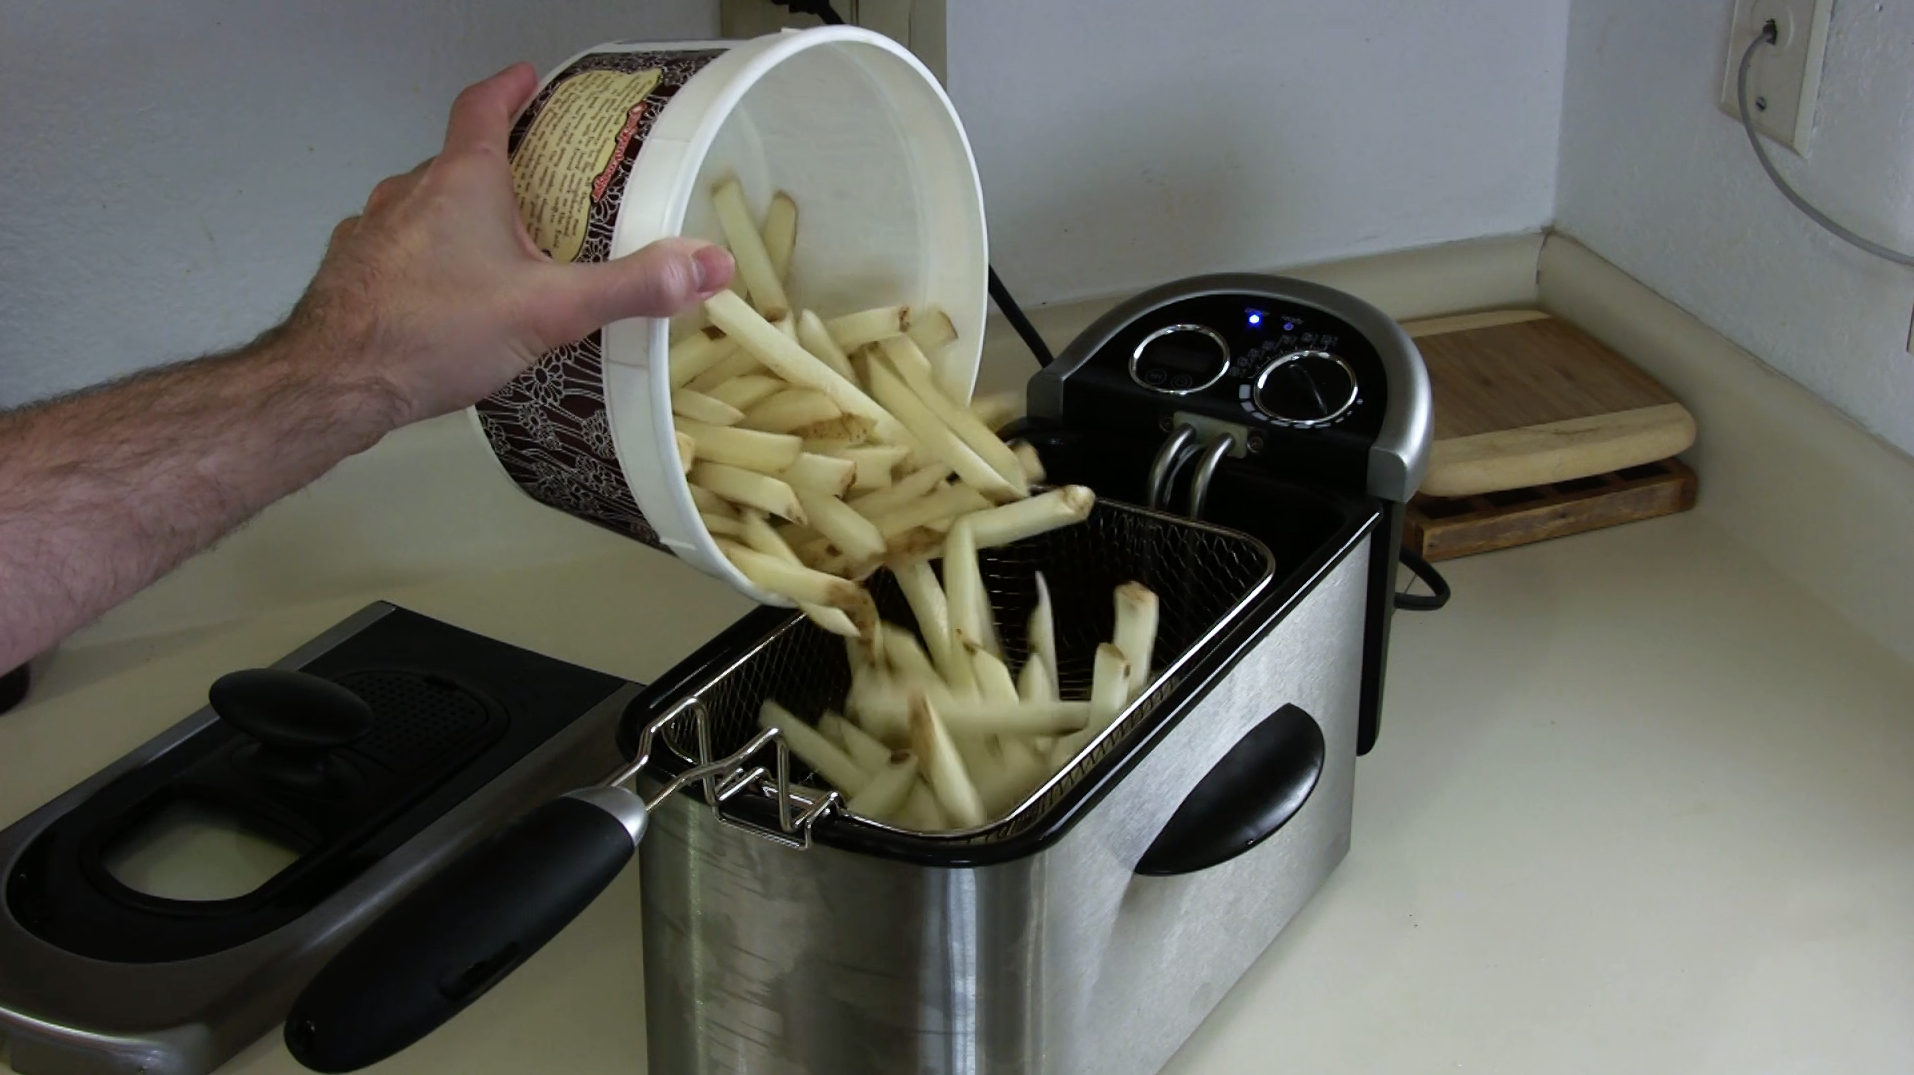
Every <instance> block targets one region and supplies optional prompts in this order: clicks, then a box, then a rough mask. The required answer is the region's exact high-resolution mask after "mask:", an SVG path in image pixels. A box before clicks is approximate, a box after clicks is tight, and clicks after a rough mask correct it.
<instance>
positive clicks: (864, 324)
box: [713, 306, 911, 352]
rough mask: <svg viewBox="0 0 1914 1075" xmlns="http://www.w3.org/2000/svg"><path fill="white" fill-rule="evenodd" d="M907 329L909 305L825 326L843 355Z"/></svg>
mask: <svg viewBox="0 0 1914 1075" xmlns="http://www.w3.org/2000/svg"><path fill="white" fill-rule="evenodd" d="M713 320H716V318H713ZM910 327H911V317H910V307H908V306H879V307H877V308H876V309H872V310H859V311H858V312H857V313H854V314H845V315H844V316H843V317H834V318H832V319H831V320H829V321H826V322H825V323H824V329H825V331H827V332H829V333H830V334H831V339H833V340H836V341H837V345H838V346H839V347H841V348H843V349H844V350H845V351H846V352H849V351H855V350H857V349H858V348H860V347H862V346H864V345H865V344H867V343H876V342H878V341H879V340H888V339H891V338H892V337H895V336H902V335H903V334H904V333H906V332H909V331H910Z"/></svg>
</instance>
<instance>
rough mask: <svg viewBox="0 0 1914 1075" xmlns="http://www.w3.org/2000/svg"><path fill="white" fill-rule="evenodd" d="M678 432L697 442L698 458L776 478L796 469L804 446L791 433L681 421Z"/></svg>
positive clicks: (687, 420)
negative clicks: (764, 431)
mask: <svg viewBox="0 0 1914 1075" xmlns="http://www.w3.org/2000/svg"><path fill="white" fill-rule="evenodd" d="M678 429H679V430H680V431H681V432H683V433H684V434H686V435H687V436H689V437H690V438H691V439H692V440H694V441H697V442H698V458H699V459H701V460H704V461H706V462H711V463H729V464H730V465H732V466H734V467H744V468H745V469H747V470H755V471H758V472H760V473H764V474H776V473H778V472H779V471H781V470H786V469H789V468H790V467H792V466H794V465H796V463H797V461H798V456H799V455H801V454H803V450H804V442H803V441H801V440H799V439H798V438H796V437H793V436H791V435H790V434H788V433H762V432H759V431H758V430H755V429H739V428H737V427H736V426H712V425H706V424H704V423H703V422H693V421H690V420H689V419H680V420H679V421H678Z"/></svg>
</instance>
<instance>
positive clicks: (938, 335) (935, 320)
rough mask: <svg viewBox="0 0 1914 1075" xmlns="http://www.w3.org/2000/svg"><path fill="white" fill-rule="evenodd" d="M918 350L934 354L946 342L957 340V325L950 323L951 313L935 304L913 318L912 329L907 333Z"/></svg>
mask: <svg viewBox="0 0 1914 1075" xmlns="http://www.w3.org/2000/svg"><path fill="white" fill-rule="evenodd" d="M905 335H907V336H909V337H910V342H912V343H914V344H916V345H917V348H918V350H920V351H922V352H924V353H925V354H927V355H934V354H936V353H937V352H938V351H940V350H942V349H943V347H944V345H945V344H949V343H955V342H956V340H957V326H955V325H953V324H951V323H950V315H949V314H947V313H945V312H944V311H943V310H942V309H941V308H939V307H936V306H933V307H931V308H930V309H928V310H925V311H924V312H923V313H921V314H919V315H918V316H917V317H914V318H912V319H911V326H910V330H909V331H908V332H907V333H905Z"/></svg>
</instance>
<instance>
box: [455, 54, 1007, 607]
mask: <svg viewBox="0 0 1914 1075" xmlns="http://www.w3.org/2000/svg"><path fill="white" fill-rule="evenodd" d="M511 152H512V159H513V166H514V175H515V177H516V180H517V184H518V188H519V196H520V205H521V209H523V210H524V212H525V217H526V222H527V226H528V228H530V230H531V231H532V235H533V238H534V240H535V241H537V242H539V243H540V244H541V247H542V248H544V249H546V250H548V251H549V252H550V253H551V254H552V256H553V257H556V258H560V259H561V260H575V261H604V260H607V259H608V258H615V257H621V256H623V255H625V254H629V253H631V252H632V251H635V250H638V249H639V248H641V247H643V246H645V245H646V244H648V243H651V242H652V241H654V240H656V239H660V238H664V237H666V236H674V235H689V236H695V237H698V238H703V239H710V240H713V241H718V240H721V239H722V234H721V231H720V229H719V227H718V223H717V219H716V215H715V214H714V212H713V211H712V209H711V205H710V191H711V188H712V187H713V185H714V184H716V183H717V182H719V181H721V180H722V179H724V178H725V177H726V176H729V175H736V176H737V177H738V179H739V181H740V182H741V183H742V184H743V187H744V192H745V197H746V200H747V201H748V202H749V203H750V204H751V207H752V209H753V211H754V212H755V213H759V214H761V213H762V212H763V210H764V207H765V205H766V204H767V203H768V202H769V200H770V198H771V195H772V193H773V192H774V191H778V190H783V191H785V192H787V193H789V194H790V195H791V196H792V198H793V199H794V200H795V201H796V202H797V204H798V211H799V217H798V240H797V248H796V251H795V252H794V254H793V255H792V260H791V268H790V283H789V285H788V286H789V290H790V292H791V300H792V303H793V305H794V306H795V307H798V308H803V309H811V310H815V311H816V312H817V313H818V314H819V315H820V316H822V317H825V318H827V319H828V318H830V317H834V316H838V315H840V314H846V313H851V312H854V311H856V310H859V309H864V308H868V307H872V306H879V305H886V304H890V303H909V304H912V305H918V306H924V305H935V306H939V307H942V308H943V310H944V311H945V312H946V313H948V314H949V315H950V319H951V322H952V324H953V325H954V326H955V327H956V329H957V333H958V340H957V342H956V343H954V344H951V345H950V346H949V347H948V348H946V349H945V350H944V351H943V352H942V353H941V354H939V355H937V356H935V357H936V359H937V361H938V362H939V364H940V366H939V370H938V377H939V380H940V381H941V382H942V383H943V384H944V386H945V387H946V388H947V389H948V390H949V391H951V392H952V393H953V394H954V395H955V396H957V397H958V398H959V399H965V400H967V399H969V398H970V394H971V390H972V388H973V387H974V384H975V381H976V375H977V362H978V357H979V355H980V353H981V349H982V343H983V327H984V316H985V312H986V311H985V303H986V301H987V298H986V291H987V279H988V274H989V270H988V267H987V266H988V256H987V252H986V238H985V231H984V211H983V194H982V190H981V188H980V186H979V184H978V180H977V168H976V163H975V161H974V160H973V159H972V157H971V152H970V144H969V141H968V140H967V139H966V138H965V137H964V131H963V126H962V124H961V123H960V122H959V121H958V119H957V114H956V112H955V110H954V109H952V107H951V104H950V100H949V98H948V97H946V96H945V95H944V92H943V89H942V88H941V87H940V86H939V85H938V84H937V81H936V79H935V78H934V77H933V76H932V75H931V74H930V72H929V71H927V70H926V69H925V68H924V66H923V65H922V64H921V63H919V62H918V61H917V59H916V58H915V57H913V56H912V55H911V54H910V53H909V52H908V51H906V50H905V49H904V48H902V47H901V46H899V45H897V44H896V43H894V42H892V41H891V40H889V39H888V38H885V37H883V36H881V35H879V34H874V33H871V32H869V31H867V30H861V29H856V28H853V27H841V26H840V27H827V28H820V29H814V30H801V31H786V32H784V33H779V34H773V35H770V36H767V37H762V38H757V39H755V40H751V41H744V42H706V43H696V44H662V45H660V44H637V43H617V44H609V45H601V46H598V47H597V48H593V49H590V50H587V51H586V52H583V53H581V54H579V55H578V56H576V57H574V58H572V59H571V60H569V61H567V62H566V63H564V64H562V65H561V66H560V67H559V68H558V69H557V70H556V71H555V72H553V73H552V75H550V76H549V77H548V78H547V79H546V80H545V82H544V84H543V85H541V87H540V89H539V92H538V94H537V95H536V96H534V97H533V99H532V101H531V102H530V103H529V104H528V105H527V106H526V108H525V111H524V112H523V113H522V114H521V115H520V117H519V119H518V121H517V123H516V124H515V125H514V127H513V132H512V142H511ZM669 331H670V326H669V323H668V322H666V321H665V320H663V319H653V318H638V319H633V320H629V321H621V322H617V323H615V324H613V325H610V326H607V327H606V328H605V329H604V331H602V332H599V333H594V334H592V335H591V336H589V337H587V338H586V339H584V340H581V341H579V342H578V343H577V344H574V345H571V346H569V347H564V348H560V349H559V350H557V351H554V352H552V353H550V354H548V355H546V356H545V357H544V358H543V359H541V360H540V362H539V363H538V364H537V365H536V366H534V367H533V368H532V369H530V370H527V371H526V372H525V373H524V374H522V375H520V376H519V377H518V378H516V379H514V380H513V381H512V383H511V384H508V385H507V386H505V388H503V389H501V390H500V391H499V392H498V393H496V394H494V395H493V396H491V397H490V398H488V399H486V400H483V401H481V402H480V403H479V404H478V405H477V406H475V407H474V408H473V410H472V412H473V415H474V417H475V420H476V421H477V423H478V426H479V428H480V431H481V432H482V433H483V434H484V436H485V438H486V441H487V443H488V444H489V445H490V446H491V449H492V451H493V454H494V455H495V456H496V457H497V459H498V461H499V463H500V464H501V465H502V466H503V468H504V470H505V473H506V475H507V477H509V478H510V479H511V480H512V481H513V482H515V483H516V484H517V485H518V486H519V487H520V488H521V489H523V490H524V491H525V492H527V493H528V494H530V495H531V496H532V497H533V498H535V499H537V500H538V501H540V502H541V503H544V504H547V505H549V506H551V507H554V508H557V509H559V510H561V511H565V512H568V513H570V514H572V515H576V516H579V517H581V518H584V519H588V520H590V521H592V522H595V523H598V524H600V525H603V526H606V527H608V528H610V529H612V530H615V531H617V532H619V533H623V534H626V535H628V536H630V537H632V538H635V539H637V540H639V541H641V542H644V543H646V544H648V545H652V546H655V547H657V548H661V549H665V550H667V551H669V552H671V553H673V554H674V555H676V556H678V557H680V558H682V559H684V560H685V561H686V562H688V563H690V564H692V565H693V566H695V567H697V568H699V569H700V570H702V571H705V572H707V573H709V574H712V575H715V576H717V577H719V578H722V579H724V580H725V581H727V582H729V583H730V584H731V585H732V586H733V587H735V588H737V589H738V590H740V591H743V592H744V593H746V594H748V595H750V596H751V597H752V598H753V599H755V600H757V601H758V602H760V603H763V604H774V605H789V604H790V601H788V600H787V599H785V598H783V597H780V596H778V595H775V594H772V593H769V592H766V591H764V590H761V589H759V588H758V587H756V586H753V585H752V584H751V583H750V582H749V581H748V580H747V579H746V578H745V577H744V575H743V574H741V573H740V572H739V571H738V570H737V569H736V568H734V567H733V566H732V565H731V563H730V561H729V560H727V559H725V557H724V555H723V554H722V553H721V552H720V551H719V550H718V547H717V545H716V543H715V542H714V541H713V540H712V539H711V536H710V534H709V533H707V532H706V530H705V528H704V525H703V523H702V521H701V520H700V518H699V515H698V512H697V509H696V507H695V506H694V505H693V503H692V500H691V493H690V489H689V486H688V485H687V483H686V482H685V479H684V476H683V467H682V466H681V465H680V460H679V457H678V449H677V443H676V440H675V439H674V438H673V436H672V420H671V402H670V395H671V392H670V384H669V380H668V371H667V369H666V364H665V358H666V354H667V352H668V350H669Z"/></svg>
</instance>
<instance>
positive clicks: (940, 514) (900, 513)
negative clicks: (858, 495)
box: [853, 485, 990, 539]
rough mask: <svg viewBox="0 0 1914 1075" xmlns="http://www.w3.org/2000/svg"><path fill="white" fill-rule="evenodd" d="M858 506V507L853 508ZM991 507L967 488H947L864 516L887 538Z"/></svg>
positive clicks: (954, 486) (977, 494) (977, 493)
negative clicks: (884, 510)
mask: <svg viewBox="0 0 1914 1075" xmlns="http://www.w3.org/2000/svg"><path fill="white" fill-rule="evenodd" d="M853 507H855V505H853ZM989 507H990V501H988V500H985V499H984V498H983V494H981V493H979V492H977V490H975V489H972V488H970V487H969V486H967V485H946V486H944V487H943V488H942V489H939V490H937V491H936V492H934V493H932V494H930V495H929V496H926V497H920V498H918V499H916V500H913V501H911V502H909V503H908V504H900V505H898V506H897V507H895V508H892V509H891V510H889V511H887V512H884V513H883V514H882V515H878V516H875V517H873V516H870V515H866V516H864V517H865V518H867V519H870V520H871V522H873V523H875V524H877V529H878V531H879V532H880V533H882V534H883V535H884V537H885V538H886V539H888V538H891V537H894V536H896V535H898V534H902V533H904V532H906V531H908V530H914V529H916V528H918V527H920V526H926V525H929V524H931V523H935V522H940V521H950V520H954V519H957V518H959V517H963V516H965V515H966V514H967V513H969V512H980V511H983V510H985V509H987V508H989Z"/></svg>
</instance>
